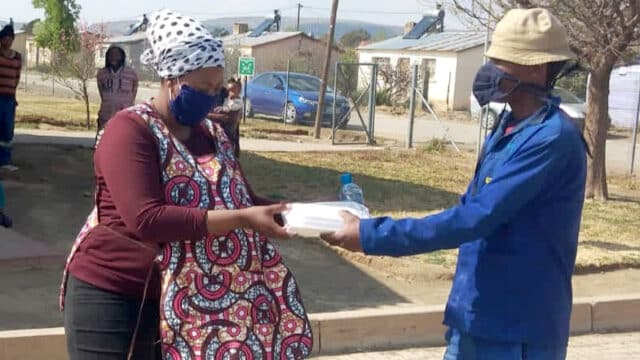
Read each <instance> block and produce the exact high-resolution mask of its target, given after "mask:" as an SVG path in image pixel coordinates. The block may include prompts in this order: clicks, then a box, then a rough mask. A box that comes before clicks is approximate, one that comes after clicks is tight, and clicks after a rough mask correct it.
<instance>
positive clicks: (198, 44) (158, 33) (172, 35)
mask: <svg viewBox="0 0 640 360" xmlns="http://www.w3.org/2000/svg"><path fill="white" fill-rule="evenodd" d="M147 39H148V41H149V43H150V44H151V48H149V49H147V50H145V51H144V52H143V53H142V55H141V56H140V61H141V62H142V63H143V64H145V65H150V66H151V67H153V68H154V69H155V71H156V72H157V73H158V75H160V77H162V78H164V79H166V78H175V77H178V76H181V75H184V74H186V73H189V72H192V71H196V70H200V69H203V68H207V67H224V47H223V45H222V41H220V40H218V39H215V38H214V37H213V35H211V33H209V31H207V29H206V28H205V27H204V25H202V23H200V22H199V21H197V20H193V19H190V18H188V17H185V16H182V15H180V14H178V13H176V12H174V11H171V10H167V9H164V10H159V11H157V12H155V13H153V14H152V15H151V22H150V24H149V26H148V27H147Z"/></svg>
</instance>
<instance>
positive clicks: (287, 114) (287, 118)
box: [284, 103, 298, 124]
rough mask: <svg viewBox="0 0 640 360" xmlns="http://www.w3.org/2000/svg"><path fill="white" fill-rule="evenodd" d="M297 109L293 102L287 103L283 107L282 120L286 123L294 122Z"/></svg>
mask: <svg viewBox="0 0 640 360" xmlns="http://www.w3.org/2000/svg"><path fill="white" fill-rule="evenodd" d="M297 116H298V111H297V110H296V106H295V105H293V103H287V106H285V108H284V122H285V123H287V124H295V123H296V122H297V120H298V119H297Z"/></svg>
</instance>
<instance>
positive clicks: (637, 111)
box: [629, 93, 640, 176]
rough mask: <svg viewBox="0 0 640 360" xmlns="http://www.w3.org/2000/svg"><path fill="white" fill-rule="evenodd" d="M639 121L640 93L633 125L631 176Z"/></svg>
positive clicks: (631, 174)
mask: <svg viewBox="0 0 640 360" xmlns="http://www.w3.org/2000/svg"><path fill="white" fill-rule="evenodd" d="M638 122H640V93H639V94H638V105H637V107H636V121H635V122H634V125H633V136H631V159H630V163H629V176H633V167H634V165H635V164H634V163H635V161H636V143H637V141H638Z"/></svg>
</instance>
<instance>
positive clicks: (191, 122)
mask: <svg viewBox="0 0 640 360" xmlns="http://www.w3.org/2000/svg"><path fill="white" fill-rule="evenodd" d="M150 21H151V23H150V24H149V27H148V29H147V36H148V38H149V43H150V44H151V48H150V49H148V50H147V51H145V53H144V54H143V56H142V60H143V62H144V63H146V64H148V65H150V66H152V67H153V68H154V69H155V70H156V71H157V73H158V74H159V75H160V77H161V78H162V81H161V87H160V91H159V93H158V95H157V96H156V97H155V98H154V99H152V100H151V101H150V102H148V103H145V104H140V105H137V106H134V107H132V108H129V109H126V110H124V111H121V112H119V113H118V114H116V115H115V117H114V118H113V119H111V120H110V121H109V123H108V124H107V126H106V128H105V130H104V134H103V136H102V138H101V140H100V142H99V143H98V145H97V148H96V152H95V172H96V178H97V189H96V196H95V198H96V206H95V208H94V210H93V211H92V213H91V214H90V215H89V217H88V219H87V222H86V224H85V226H84V227H83V228H82V230H81V231H80V234H79V236H78V238H77V239H76V242H75V243H74V246H73V248H72V250H71V254H70V255H69V258H68V260H67V266H66V269H65V275H64V276H63V277H64V279H63V288H62V296H61V306H63V305H64V304H65V303H66V307H65V308H64V312H65V313H64V324H65V332H66V334H67V345H68V349H69V354H70V358H71V360H75V359H89V358H100V359H122V358H124V357H126V355H127V354H129V355H130V356H133V358H135V359H152V358H154V356H155V355H154V343H155V341H156V339H157V336H158V324H159V323H160V339H161V342H162V354H163V356H164V358H166V359H196V360H197V359H223V358H225V359H226V358H243V359H276V358H277V359H301V358H304V357H306V356H308V355H309V353H310V352H311V348H312V334H311V329H310V325H309V321H308V320H307V316H306V312H305V310H304V307H303V305H302V301H301V299H300V294H299V291H298V287H297V284H296V282H295V280H294V278H293V276H292V274H291V272H290V271H289V270H288V269H287V268H286V267H285V266H284V264H283V263H282V260H281V257H280V255H279V253H278V251H277V249H276V248H275V247H274V246H273V245H272V244H271V243H270V242H269V240H268V239H267V237H280V238H285V237H287V233H286V231H285V230H284V228H283V227H282V226H281V225H280V224H279V222H278V218H279V214H280V213H281V212H282V211H284V210H285V209H286V205H283V204H273V203H272V202H271V201H268V200H265V199H262V198H259V197H257V196H255V195H254V194H253V192H252V191H251V188H250V187H249V185H248V184H247V182H246V179H245V178H244V175H243V173H242V169H241V167H240V165H239V164H238V162H237V160H236V158H235V156H234V151H233V145H232V144H231V143H230V142H229V140H228V137H227V135H226V134H225V132H224V130H223V129H222V127H221V126H220V125H219V124H216V123H214V122H212V121H210V120H208V119H205V117H206V115H207V113H208V112H209V110H210V109H212V108H214V107H215V106H216V105H221V104H222V101H223V100H224V99H222V98H221V97H220V96H219V95H218V94H219V93H220V89H221V88H222V87H223V66H224V53H223V46H222V43H221V42H220V41H218V40H216V39H214V38H213V37H212V36H211V34H210V33H209V32H208V31H207V30H206V29H205V28H204V27H203V25H202V24H201V23H199V22H197V21H195V20H192V19H188V18H186V17H183V16H181V15H179V14H176V13H174V12H171V11H168V10H162V11H159V12H157V13H155V14H153V15H152V16H151V18H150ZM154 264H157V265H158V266H157V267H156V266H155V265H154Z"/></svg>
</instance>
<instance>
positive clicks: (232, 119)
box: [209, 78, 242, 157]
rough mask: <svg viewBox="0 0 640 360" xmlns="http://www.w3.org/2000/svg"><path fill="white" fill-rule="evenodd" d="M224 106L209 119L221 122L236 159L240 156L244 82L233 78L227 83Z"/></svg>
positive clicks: (214, 111) (212, 113)
mask: <svg viewBox="0 0 640 360" xmlns="http://www.w3.org/2000/svg"><path fill="white" fill-rule="evenodd" d="M225 90H226V98H225V100H224V104H223V105H222V106H219V107H217V108H215V109H213V111H212V112H211V113H210V114H209V118H211V119H212V120H216V121H219V122H220V124H221V125H222V127H223V128H224V130H225V132H226V133H227V136H228V137H229V140H230V141H231V143H232V144H233V146H234V148H235V152H236V157H238V156H240V115H241V110H242V98H241V92H242V82H240V80H238V79H234V78H231V79H229V81H227V87H226V88H225Z"/></svg>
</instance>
